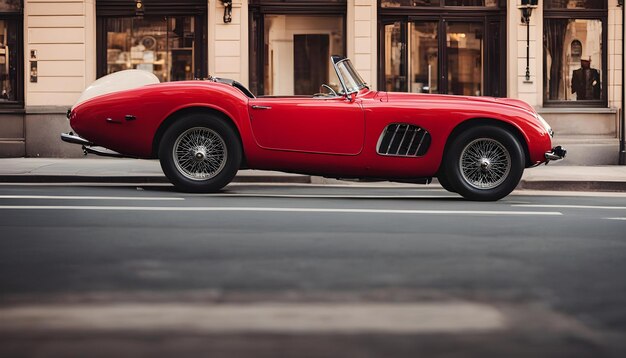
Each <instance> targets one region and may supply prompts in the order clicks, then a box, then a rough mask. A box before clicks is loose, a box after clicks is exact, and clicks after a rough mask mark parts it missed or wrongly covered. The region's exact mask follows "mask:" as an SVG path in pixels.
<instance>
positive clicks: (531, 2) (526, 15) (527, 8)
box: [519, 0, 539, 82]
mask: <svg viewBox="0 0 626 358" xmlns="http://www.w3.org/2000/svg"><path fill="white" fill-rule="evenodd" d="M538 3H539V0H522V5H521V6H519V9H520V10H522V24H526V80H525V82H530V17H531V16H532V15H533V9H535V8H537V4H538Z"/></svg>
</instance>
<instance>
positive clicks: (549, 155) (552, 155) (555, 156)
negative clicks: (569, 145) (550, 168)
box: [545, 145, 567, 161]
mask: <svg viewBox="0 0 626 358" xmlns="http://www.w3.org/2000/svg"><path fill="white" fill-rule="evenodd" d="M566 154H567V150H565V149H563V147H561V146H560V145H559V146H556V147H554V148H552V150H551V151H549V152H546V154H545V157H546V159H547V160H548V161H551V160H560V159H563V158H565V155H566Z"/></svg>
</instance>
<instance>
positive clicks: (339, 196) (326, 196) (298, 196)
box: [194, 193, 461, 199]
mask: <svg viewBox="0 0 626 358" xmlns="http://www.w3.org/2000/svg"><path fill="white" fill-rule="evenodd" d="M194 197H242V198H245V197H252V198H293V199H444V198H445V199H447V198H459V199H460V198H461V197H460V196H458V195H456V196H455V195H384V194H382V195H350V194H263V193H250V194H246V193H217V194H198V195H194Z"/></svg>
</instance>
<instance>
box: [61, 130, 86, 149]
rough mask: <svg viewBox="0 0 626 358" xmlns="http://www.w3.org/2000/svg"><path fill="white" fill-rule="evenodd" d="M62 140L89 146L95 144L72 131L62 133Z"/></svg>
mask: <svg viewBox="0 0 626 358" xmlns="http://www.w3.org/2000/svg"><path fill="white" fill-rule="evenodd" d="M61 140H62V141H64V142H66V143H72V144H80V145H88V146H91V145H93V143H91V142H90V141H88V140H87V139H85V138H83V137H79V136H77V135H76V134H74V133H72V132H69V133H61Z"/></svg>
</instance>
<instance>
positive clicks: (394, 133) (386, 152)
mask: <svg viewBox="0 0 626 358" xmlns="http://www.w3.org/2000/svg"><path fill="white" fill-rule="evenodd" d="M390 125H391V124H390ZM400 126H401V124H396V130H395V132H393V136H391V140H390V141H389V145H388V146H387V149H386V150H385V154H389V149H391V145H392V144H393V140H394V139H395V138H396V134H398V129H399V128H400ZM385 129H386V128H385ZM383 133H384V132H383Z"/></svg>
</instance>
